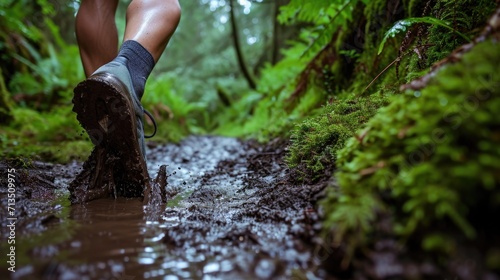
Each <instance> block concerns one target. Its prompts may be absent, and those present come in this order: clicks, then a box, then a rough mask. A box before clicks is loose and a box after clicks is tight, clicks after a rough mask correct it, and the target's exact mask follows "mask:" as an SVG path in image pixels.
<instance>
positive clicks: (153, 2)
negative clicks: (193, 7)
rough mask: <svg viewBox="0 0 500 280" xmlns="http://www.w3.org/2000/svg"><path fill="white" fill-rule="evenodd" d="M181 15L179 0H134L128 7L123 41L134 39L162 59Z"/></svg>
mask: <svg viewBox="0 0 500 280" xmlns="http://www.w3.org/2000/svg"><path fill="white" fill-rule="evenodd" d="M180 16H181V10H180V6H179V2H178V1H177V0H134V1H132V3H130V5H129V6H128V9H127V27H126V29H125V37H124V39H123V41H127V40H134V41H137V42H139V43H140V44H141V45H142V46H143V47H144V48H146V49H147V50H148V51H149V52H150V53H151V55H152V56H153V58H154V60H155V61H158V59H160V56H161V54H162V53H163V51H164V50H165V47H166V46H167V43H168V41H169V40H170V37H172V34H173V33H174V31H175V29H176V28H177V24H178V23H179V20H180Z"/></svg>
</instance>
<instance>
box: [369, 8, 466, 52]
mask: <svg viewBox="0 0 500 280" xmlns="http://www.w3.org/2000/svg"><path fill="white" fill-rule="evenodd" d="M418 23H427V24H433V25H437V26H442V27H444V28H447V29H449V30H451V31H453V32H454V33H456V34H457V35H459V36H460V37H462V38H463V39H465V40H466V41H467V42H468V41H470V39H469V38H468V37H467V36H466V35H464V34H463V33H461V32H459V31H457V30H455V29H453V27H451V26H450V23H449V22H448V21H444V20H440V19H437V18H434V17H415V18H406V19H403V20H400V21H398V22H396V23H395V24H394V25H393V26H392V27H391V28H390V29H389V30H388V31H387V32H386V33H385V35H384V38H383V39H382V42H381V43H380V46H379V48H378V54H379V55H380V54H381V53H382V51H383V50H384V47H385V43H386V42H387V40H388V39H389V38H394V37H395V36H396V35H397V34H399V33H402V32H406V31H407V30H408V28H410V27H411V26H412V25H414V24H418Z"/></svg>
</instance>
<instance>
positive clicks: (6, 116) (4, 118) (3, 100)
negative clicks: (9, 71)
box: [0, 68, 13, 124]
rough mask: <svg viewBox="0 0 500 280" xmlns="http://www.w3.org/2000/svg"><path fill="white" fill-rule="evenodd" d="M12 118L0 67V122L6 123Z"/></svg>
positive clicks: (8, 97) (7, 93)
mask: <svg viewBox="0 0 500 280" xmlns="http://www.w3.org/2000/svg"><path fill="white" fill-rule="evenodd" d="M12 119H13V117H12V109H11V105H10V96H9V92H8V91H7V87H6V86H5V82H4V80H3V74H2V68H0V124H8V123H9V122H10V121H11V120H12Z"/></svg>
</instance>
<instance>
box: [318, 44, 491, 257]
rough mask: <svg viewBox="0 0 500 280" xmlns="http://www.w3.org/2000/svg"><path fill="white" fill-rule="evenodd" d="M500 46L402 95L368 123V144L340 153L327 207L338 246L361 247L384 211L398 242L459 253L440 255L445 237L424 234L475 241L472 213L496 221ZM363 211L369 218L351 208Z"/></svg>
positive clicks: (353, 142)
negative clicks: (449, 231) (450, 233)
mask: <svg viewBox="0 0 500 280" xmlns="http://www.w3.org/2000/svg"><path fill="white" fill-rule="evenodd" d="M498 48H499V46H498V44H496V43H493V42H489V41H488V42H484V43H481V44H479V45H477V46H476V47H475V48H474V49H473V50H472V51H471V52H470V53H468V54H466V55H465V56H464V57H463V59H462V60H461V61H460V62H459V63H456V64H453V65H449V66H447V67H446V68H445V69H443V70H442V71H440V72H439V73H438V74H437V75H436V76H435V77H434V79H433V81H432V82H431V83H430V84H429V85H428V86H427V87H426V88H425V89H424V90H422V91H409V92H406V93H405V94H402V95H396V96H394V97H393V100H392V102H391V104H390V105H389V106H387V107H384V108H381V109H380V110H379V111H378V113H377V114H376V115H375V116H374V117H373V118H372V119H371V120H370V121H369V122H368V123H367V124H366V130H364V132H363V133H365V134H366V135H365V136H364V137H362V139H363V140H362V141H360V140H359V139H360V138H361V137H360V136H358V137H357V138H356V137H351V138H350V139H349V140H348V141H347V143H346V145H345V147H344V148H343V149H342V150H340V151H339V152H338V153H337V158H338V162H337V168H338V172H337V173H336V177H337V178H338V182H339V185H340V187H339V188H337V189H331V191H330V193H329V195H328V198H327V199H325V200H324V201H323V202H322V205H323V206H324V208H325V212H326V213H328V214H327V217H326V226H327V227H328V228H330V229H333V228H335V229H336V233H337V234H338V236H339V238H345V239H346V240H350V242H351V246H357V245H359V244H361V243H363V242H364V241H366V236H367V232H369V231H371V230H372V226H371V225H372V224H373V221H374V219H375V214H374V213H377V211H382V212H387V213H389V214H390V215H391V217H393V219H394V232H395V233H396V234H397V235H399V236H401V237H405V238H409V239H414V240H417V241H418V240H420V243H419V244H423V246H424V249H425V248H427V249H436V250H438V251H441V252H451V251H452V250H453V248H451V247H452V245H453V244H454V242H452V241H450V242H448V243H447V244H445V245H446V246H444V245H443V246H437V247H436V242H435V241H436V236H439V238H441V237H440V235H433V236H434V237H432V236H427V237H426V235H425V234H424V235H420V234H417V233H424V232H425V231H426V230H429V229H439V228H442V227H446V226H451V228H453V227H454V228H455V229H457V230H458V231H460V232H462V234H463V236H464V237H467V238H471V239H474V238H475V236H476V232H477V229H478V228H477V227H478V226H479V227H480V226H481V225H480V224H478V223H477V222H476V223H475V224H473V223H471V219H474V216H473V214H477V213H481V214H480V215H482V216H484V217H495V216H496V215H498V213H499V210H500V203H499V202H498V200H495V199H494V198H495V197H498V195H499V193H500V174H499V173H498V170H500V150H499V149H498V147H499V146H500V119H499V118H498V116H497V114H498V111H499V110H500V74H499V72H498V71H497V70H496V69H497V67H498V65H499V64H500V53H499V52H498ZM382 194H383V195H382ZM357 207H360V208H361V209H366V211H350V210H349V209H351V210H352V209H356V208H357ZM449 228H450V227H449ZM339 229H341V230H339ZM437 234H439V233H437ZM422 238H427V239H425V240H424V239H422ZM422 240H423V241H422Z"/></svg>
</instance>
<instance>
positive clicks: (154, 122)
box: [144, 110, 156, 138]
mask: <svg viewBox="0 0 500 280" xmlns="http://www.w3.org/2000/svg"><path fill="white" fill-rule="evenodd" d="M144 114H146V115H147V116H148V117H149V119H150V120H151V121H152V122H153V126H154V128H155V130H154V131H153V134H151V135H144V138H152V137H153V136H155V135H156V121H155V118H153V115H151V113H150V112H148V111H147V110H144Z"/></svg>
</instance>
